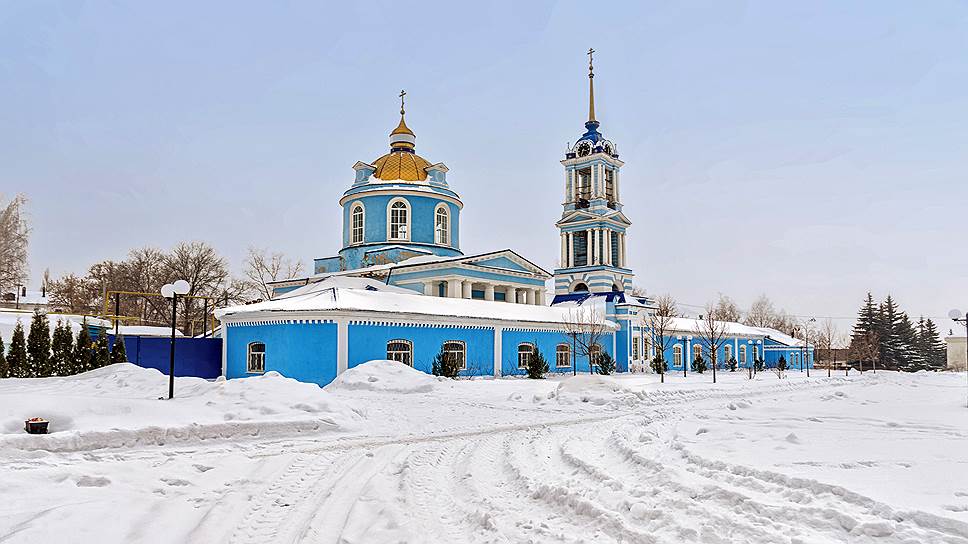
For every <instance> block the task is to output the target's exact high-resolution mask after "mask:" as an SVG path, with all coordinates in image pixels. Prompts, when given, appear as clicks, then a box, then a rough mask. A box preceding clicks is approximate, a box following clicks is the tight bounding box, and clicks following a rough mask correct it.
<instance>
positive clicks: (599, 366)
mask: <svg viewBox="0 0 968 544" xmlns="http://www.w3.org/2000/svg"><path fill="white" fill-rule="evenodd" d="M596 358H597V359H598V361H597V363H596V364H595V367H594V368H595V372H597V373H599V374H601V375H602V376H608V375H609V374H611V373H613V372H615V359H612V356H611V355H609V354H608V352H607V351H603V352H601V353H600V354H598V356H597V357H596Z"/></svg>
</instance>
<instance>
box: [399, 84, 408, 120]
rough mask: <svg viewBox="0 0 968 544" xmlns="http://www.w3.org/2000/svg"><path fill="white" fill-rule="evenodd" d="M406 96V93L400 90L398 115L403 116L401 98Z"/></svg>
mask: <svg viewBox="0 0 968 544" xmlns="http://www.w3.org/2000/svg"><path fill="white" fill-rule="evenodd" d="M405 96H407V91H404V90H402V89H401V90H400V115H403V114H404V111H403V97H405Z"/></svg>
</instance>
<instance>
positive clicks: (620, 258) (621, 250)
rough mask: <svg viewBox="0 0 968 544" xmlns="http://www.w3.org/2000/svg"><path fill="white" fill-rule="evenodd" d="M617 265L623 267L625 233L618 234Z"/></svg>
mask: <svg viewBox="0 0 968 544" xmlns="http://www.w3.org/2000/svg"><path fill="white" fill-rule="evenodd" d="M618 265H619V266H621V267H622V268H625V233H624V232H620V233H619V234H618Z"/></svg>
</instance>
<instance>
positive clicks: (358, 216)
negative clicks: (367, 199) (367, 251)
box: [350, 202, 365, 244]
mask: <svg viewBox="0 0 968 544" xmlns="http://www.w3.org/2000/svg"><path fill="white" fill-rule="evenodd" d="M364 213H365V212H364V211H363V204H361V203H359V202H357V203H355V204H353V210H352V211H351V212H350V243H351V244H362V243H363V232H364Z"/></svg>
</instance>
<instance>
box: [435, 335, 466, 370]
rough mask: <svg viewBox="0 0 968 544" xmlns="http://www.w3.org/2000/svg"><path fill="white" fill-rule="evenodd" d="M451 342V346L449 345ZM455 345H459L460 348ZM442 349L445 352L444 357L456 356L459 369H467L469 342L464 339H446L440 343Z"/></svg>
mask: <svg viewBox="0 0 968 544" xmlns="http://www.w3.org/2000/svg"><path fill="white" fill-rule="evenodd" d="M448 344H449V346H448ZM455 346H459V349H455ZM440 350H441V351H442V352H444V357H448V356H451V355H453V356H456V357H457V361H458V363H460V364H459V365H458V366H457V369H458V370H467V344H466V343H465V342H464V341H463V340H446V341H444V343H443V344H441V345H440Z"/></svg>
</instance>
